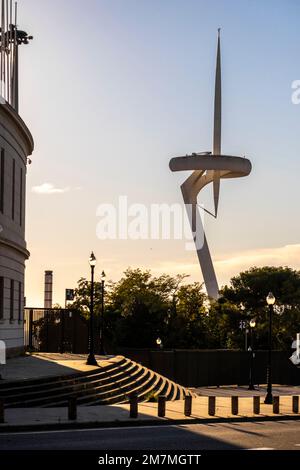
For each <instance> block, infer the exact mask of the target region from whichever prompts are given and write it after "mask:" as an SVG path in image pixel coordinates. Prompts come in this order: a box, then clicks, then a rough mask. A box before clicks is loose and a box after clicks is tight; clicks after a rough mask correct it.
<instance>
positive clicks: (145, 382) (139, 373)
mask: <svg viewBox="0 0 300 470" xmlns="http://www.w3.org/2000/svg"><path fill="white" fill-rule="evenodd" d="M131 394H137V395H138V399H139V401H147V400H148V399H149V398H150V396H151V398H154V399H157V398H158V396H159V395H165V396H166V399H167V400H178V399H183V398H184V396H185V395H187V394H190V392H189V391H188V390H186V389H185V388H184V387H182V386H180V385H178V384H176V383H174V382H173V381H171V380H169V379H167V378H166V377H163V376H161V375H160V374H158V373H156V372H154V371H152V370H150V369H148V368H146V367H144V366H142V365H140V364H138V363H136V362H134V361H132V360H130V359H127V358H124V357H122V356H118V357H117V358H116V359H115V361H114V362H113V363H111V364H109V365H107V366H105V367H103V368H100V369H96V370H93V371H88V372H81V373H75V374H73V375H68V376H58V377H43V378H41V379H40V380H39V379H33V380H24V381H16V382H9V383H7V384H4V383H2V384H1V387H0V397H1V398H2V399H4V402H5V406H6V407H10V408H21V407H43V408H44V407H46V408H48V407H62V406H66V405H67V403H68V400H69V398H71V397H76V398H77V401H78V404H79V405H88V406H94V405H108V404H118V403H126V402H128V400H129V396H130V395H131Z"/></svg>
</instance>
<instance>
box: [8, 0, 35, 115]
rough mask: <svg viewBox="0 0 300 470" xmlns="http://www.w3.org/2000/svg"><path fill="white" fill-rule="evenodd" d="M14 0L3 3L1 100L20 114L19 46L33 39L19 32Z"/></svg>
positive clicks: (16, 8) (16, 6) (16, 7)
mask: <svg viewBox="0 0 300 470" xmlns="http://www.w3.org/2000/svg"><path fill="white" fill-rule="evenodd" d="M14 10H15V11H14V19H13V0H2V1H1V15H0V17H1V29H0V31H1V35H0V80H1V83H0V100H1V103H2V104H7V103H8V104H10V105H11V106H12V107H13V108H14V109H15V111H16V112H17V113H18V112H19V46H21V45H22V44H29V41H31V40H32V39H33V37H32V36H29V35H28V34H27V33H26V32H25V31H20V30H18V23H17V21H18V4H17V2H15V9H14Z"/></svg>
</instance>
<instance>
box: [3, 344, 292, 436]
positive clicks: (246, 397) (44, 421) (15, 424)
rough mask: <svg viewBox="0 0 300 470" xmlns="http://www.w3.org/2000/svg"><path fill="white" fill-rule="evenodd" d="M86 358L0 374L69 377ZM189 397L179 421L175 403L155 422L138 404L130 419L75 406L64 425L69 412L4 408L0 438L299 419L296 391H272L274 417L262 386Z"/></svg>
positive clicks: (30, 364) (68, 357)
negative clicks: (211, 401) (234, 405)
mask: <svg viewBox="0 0 300 470" xmlns="http://www.w3.org/2000/svg"><path fill="white" fill-rule="evenodd" d="M97 359H98V361H99V363H100V365H107V364H108V363H111V362H113V361H115V360H117V357H113V356H110V357H108V356H102V357H100V356H98V357H97ZM85 361H86V356H83V355H76V356H75V355H72V354H63V355H61V354H46V353H40V354H34V355H27V356H25V357H22V358H16V359H10V360H9V361H8V362H7V365H6V366H4V370H2V371H1V372H0V373H2V375H3V376H4V377H5V381H13V380H22V379H30V378H36V377H39V378H40V377H46V376H55V375H63V374H67V375H68V374H74V373H77V372H83V371H86V370H93V369H95V367H93V366H87V365H86V364H85ZM191 390H192V391H193V392H194V394H196V395H197V396H196V397H193V403H192V414H191V416H189V417H187V416H185V415H184V401H182V400H178V401H173V402H167V403H166V415H165V417H164V418H160V417H158V416H157V407H158V405H157V403H155V402H147V403H139V415H138V418H136V419H132V418H130V417H129V405H127V404H124V405H108V406H103V405H102V406H78V414H77V419H76V420H75V421H69V420H68V410H67V408H66V407H65V408H64V407H62V408H12V409H10V408H8V409H5V422H4V423H2V424H0V433H1V432H14V431H22V430H24V431H26V430H49V429H68V428H87V427H90V426H96V427H116V426H143V425H145V424H146V425H168V424H176V425H179V424H183V425H185V424H187V425H189V424H192V423H194V424H196V423H216V422H219V423H220V422H240V421H251V420H252V421H253V420H255V421H264V420H280V419H283V418H284V419H286V420H295V419H299V417H300V414H298V413H297V414H295V413H293V411H292V396H291V395H297V396H299V395H300V386H299V387H290V386H280V385H274V386H273V395H274V396H280V413H279V414H274V413H273V407H272V406H271V405H265V404H264V403H263V397H264V395H265V394H266V386H265V385H261V386H259V387H257V390H255V391H249V390H248V388H247V387H237V386H222V387H201V388H197V389H191ZM257 395H259V396H261V400H260V404H261V407H260V408H261V409H260V414H259V415H256V414H254V413H253V396H257ZM209 396H215V397H216V413H215V416H209V415H208V397H209ZM232 396H238V397H239V411H238V415H232V414H231V397H232Z"/></svg>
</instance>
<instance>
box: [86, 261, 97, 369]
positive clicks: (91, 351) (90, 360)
mask: <svg viewBox="0 0 300 470" xmlns="http://www.w3.org/2000/svg"><path fill="white" fill-rule="evenodd" d="M89 263H90V267H91V304H90V335H89V355H88V358H87V361H86V363H87V365H89V366H98V363H97V361H96V358H95V354H94V272H95V266H96V257H95V255H94V253H93V252H92V253H91V256H90V259H89Z"/></svg>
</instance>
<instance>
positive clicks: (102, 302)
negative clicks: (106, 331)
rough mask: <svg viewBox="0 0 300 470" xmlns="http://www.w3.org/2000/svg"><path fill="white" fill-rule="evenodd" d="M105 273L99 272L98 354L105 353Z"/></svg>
mask: <svg viewBox="0 0 300 470" xmlns="http://www.w3.org/2000/svg"><path fill="white" fill-rule="evenodd" d="M105 277H106V274H105V272H104V271H102V274H101V319H100V354H101V355H103V356H104V355H105V351H104V343H103V327H104V287H105Z"/></svg>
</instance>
